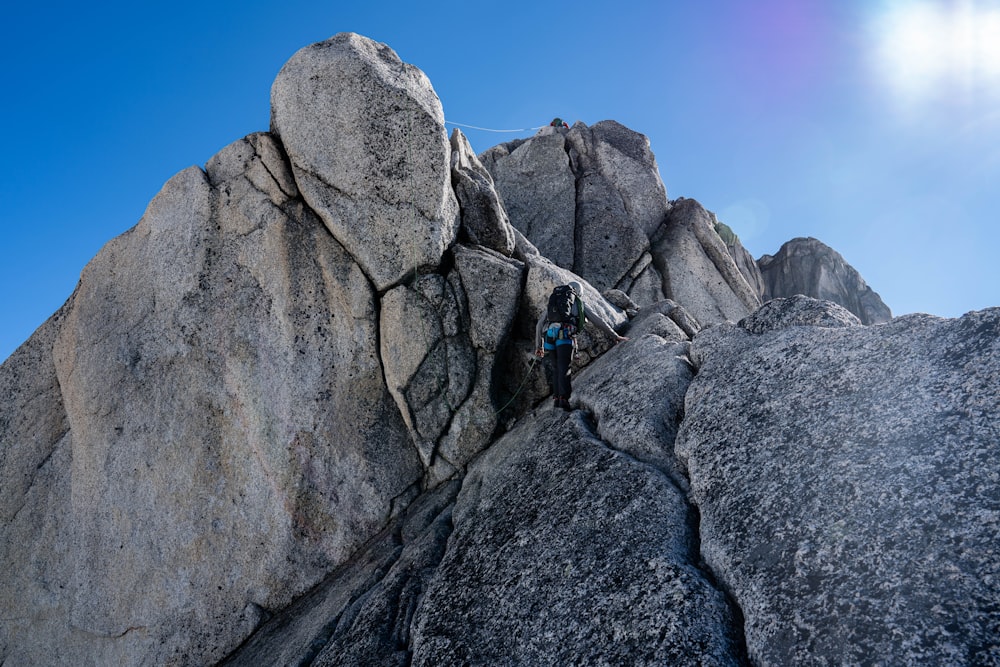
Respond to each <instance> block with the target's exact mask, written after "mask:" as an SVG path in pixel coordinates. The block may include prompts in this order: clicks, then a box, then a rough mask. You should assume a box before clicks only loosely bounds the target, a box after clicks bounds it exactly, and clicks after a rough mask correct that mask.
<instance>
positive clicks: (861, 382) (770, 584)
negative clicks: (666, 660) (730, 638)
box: [676, 297, 1000, 665]
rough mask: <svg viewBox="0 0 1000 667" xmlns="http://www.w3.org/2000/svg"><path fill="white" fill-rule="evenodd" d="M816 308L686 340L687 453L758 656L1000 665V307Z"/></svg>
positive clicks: (708, 553)
mask: <svg viewBox="0 0 1000 667" xmlns="http://www.w3.org/2000/svg"><path fill="white" fill-rule="evenodd" d="M819 304H820V302H816V301H813V300H811V299H807V298H805V297H799V298H798V299H796V300H794V301H792V302H787V301H784V300H776V301H772V302H770V303H768V304H766V305H765V306H764V307H763V308H762V309H761V310H760V311H759V312H758V313H756V314H755V315H753V316H752V317H750V318H748V319H747V320H745V321H744V322H742V323H740V324H739V325H721V326H718V327H714V328H712V329H709V330H707V331H704V332H702V333H701V334H700V335H699V336H697V337H696V338H695V341H694V344H693V346H692V352H691V356H692V359H693V360H694V361H695V363H696V364H697V365H698V372H697V376H696V377H695V379H694V380H693V382H692V384H691V387H690V389H689V390H688V393H687V403H686V410H685V415H684V421H683V423H682V425H681V427H680V433H679V436H678V439H677V445H676V451H677V454H678V456H679V457H680V459H681V461H682V462H683V464H684V465H685V466H686V469H687V475H688V478H689V479H690V488H691V492H690V497H691V501H692V502H693V503H694V504H695V505H697V507H698V511H699V513H700V516H701V549H702V553H703V555H704V557H705V559H706V561H707V563H708V565H709V566H710V568H711V569H712V571H713V572H715V574H716V576H718V578H719V580H720V581H721V582H722V583H723V585H724V586H725V587H726V589H727V590H729V591H730V592H731V593H732V595H733V597H734V599H735V600H736V602H737V604H738V605H739V607H740V608H741V609H742V610H743V615H744V618H745V632H746V642H747V650H748V654H749V657H750V659H751V661H752V662H753V663H754V664H759V665H792V664H794V665H800V664H809V665H843V664H861V663H870V664H897V665H925V664H949V665H994V664H998V663H1000V642H998V639H1000V634H998V630H1000V611H998V607H997V604H996V603H997V600H1000V578H998V576H997V574H998V571H1000V557H998V553H997V550H996V535H997V530H998V529H1000V484H998V480H1000V459H998V457H997V455H996V453H997V452H996V443H997V442H998V436H1000V414H998V411H997V401H996V397H997V392H998V386H1000V309H991V310H988V311H983V312H979V313H971V314H969V315H967V316H965V317H963V318H961V319H959V320H942V319H940V318H935V317H931V316H928V315H910V316H906V317H901V318H896V319H895V320H893V321H892V322H891V323H889V324H885V325H882V326H877V327H866V326H861V325H860V323H859V322H858V321H857V320H856V318H854V317H853V316H851V315H849V314H848V313H847V312H846V311H845V310H844V309H842V308H840V307H838V306H836V305H834V304H828V305H827V307H825V308H824V307H822V306H820V307H818V306H819ZM823 310H826V311H827V312H826V313H825V314H824V313H823ZM817 320H819V321H817ZM852 320H853V321H852ZM809 322H815V324H808V323H809Z"/></svg>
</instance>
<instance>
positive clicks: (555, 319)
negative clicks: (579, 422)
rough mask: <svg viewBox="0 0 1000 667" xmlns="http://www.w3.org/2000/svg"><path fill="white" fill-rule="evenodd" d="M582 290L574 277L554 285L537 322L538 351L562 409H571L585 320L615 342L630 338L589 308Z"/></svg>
mask: <svg viewBox="0 0 1000 667" xmlns="http://www.w3.org/2000/svg"><path fill="white" fill-rule="evenodd" d="M581 293H582V289H581V287H580V283H578V282H576V281H575V280H574V281H572V282H570V283H569V284H568V285H560V286H558V287H556V288H555V289H553V290H552V294H551V295H550V296H549V303H548V307H547V309H546V310H545V311H543V312H542V315H541V317H539V318H538V323H537V324H536V325H535V340H536V341H538V349H537V350H536V351H535V355H536V356H537V357H539V358H544V359H545V371H546V375H548V377H549V383H550V385H551V387H552V400H553V404H554V405H555V407H557V408H562V409H563V410H569V409H570V406H569V396H570V394H571V393H572V391H573V386H572V382H571V381H570V363H571V362H572V361H573V357H574V353H575V351H576V334H577V332H578V331H580V330H581V329H583V326H584V324H586V323H587V322H588V321H589V322H591V323H593V324H594V325H596V326H597V328H598V329H600V330H601V331H603V332H604V333H605V334H607V335H608V336H609V337H611V338H612V339H614V341H615V342H616V343H620V342H621V341H624V340H628V339H627V338H625V337H623V336H619V335H618V333H617V332H616V331H615V330H614V329H612V328H611V325H609V324H608V323H607V322H605V321H604V318H602V317H601V316H600V315H598V314H597V313H595V312H592V311H590V310H587V308H586V306H585V305H584V302H583V299H582V298H581V296H580V295H581Z"/></svg>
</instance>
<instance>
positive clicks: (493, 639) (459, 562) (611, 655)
mask: <svg viewBox="0 0 1000 667" xmlns="http://www.w3.org/2000/svg"><path fill="white" fill-rule="evenodd" d="M452 519H453V523H454V526H455V528H454V532H453V533H452V535H451V537H450V538H449V541H448V549H447V551H446V553H445V555H444V558H443V560H442V561H441V564H440V565H439V566H438V568H437V570H436V572H435V573H434V576H433V577H432V579H431V581H430V583H429V585H428V587H427V590H426V593H425V594H424V597H423V600H422V601H421V603H420V607H419V608H418V610H417V614H416V618H415V622H414V628H413V630H412V631H411V635H410V641H411V644H410V645H411V648H412V651H413V654H412V663H411V664H413V665H435V666H445V665H465V664H471V663H476V664H502V665H516V664H521V665H529V664H530V665H567V664H588V665H600V664H630V665H653V664H657V665H662V664H671V665H706V664H709V665H725V664H738V659H737V657H736V656H737V655H738V649H737V648H735V647H736V646H737V644H736V642H735V641H734V640H733V637H732V635H731V633H730V631H731V628H732V625H731V622H732V619H731V617H730V614H729V609H728V607H727V606H726V603H725V599H724V597H723V596H722V595H721V594H720V593H719V592H718V591H717V590H715V589H714V588H712V587H711V586H710V585H709V584H708V583H707V582H706V580H705V578H704V577H703V575H702V572H701V571H700V570H699V569H698V568H697V567H696V566H695V565H694V564H692V562H691V561H690V560H689V556H690V553H691V552H690V541H689V540H690V538H691V536H690V532H689V531H690V523H689V516H688V514H687V508H686V505H685V503H684V499H683V496H682V494H681V493H680V492H679V491H678V490H677V489H676V488H675V487H674V486H673V484H672V483H671V482H670V481H669V479H668V478H667V477H666V476H665V475H664V474H663V473H661V472H660V471H658V470H656V469H655V468H653V467H651V466H648V465H646V464H642V463H639V462H637V461H635V460H634V459H632V458H631V457H629V456H626V455H623V454H621V453H619V452H616V451H614V450H612V449H609V448H608V447H607V446H606V445H605V444H604V443H602V442H601V441H600V440H599V439H597V438H596V437H595V435H594V433H593V431H592V429H591V427H590V426H589V425H588V424H587V422H586V419H585V417H584V415H583V413H581V412H577V413H574V414H573V415H572V416H571V417H569V418H567V417H566V416H565V413H562V412H561V411H551V410H549V411H545V412H543V413H542V414H541V415H539V416H538V417H537V418H536V419H533V420H530V421H528V422H525V423H524V424H523V425H522V426H520V427H518V428H517V429H515V431H513V432H511V433H509V434H508V435H507V436H505V437H504V438H503V439H501V440H500V441H499V442H497V443H496V444H494V445H493V446H492V447H491V448H490V449H489V450H488V451H487V452H486V453H485V454H484V455H483V456H482V457H481V458H479V459H477V460H476V462H475V463H474V464H473V466H472V467H470V470H469V473H468V474H467V475H466V477H465V480H464V482H463V485H462V491H461V493H460V494H459V498H458V501H457V504H456V506H455V509H454V511H453V513H452Z"/></svg>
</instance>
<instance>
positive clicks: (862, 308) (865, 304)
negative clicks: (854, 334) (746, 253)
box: [757, 238, 892, 324]
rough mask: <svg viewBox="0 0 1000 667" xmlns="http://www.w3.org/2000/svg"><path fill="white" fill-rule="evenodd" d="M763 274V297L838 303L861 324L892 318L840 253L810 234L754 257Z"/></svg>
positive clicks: (887, 309)
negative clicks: (799, 296)
mask: <svg viewBox="0 0 1000 667" xmlns="http://www.w3.org/2000/svg"><path fill="white" fill-rule="evenodd" d="M757 265H758V266H759V267H760V273H761V275H762V276H763V278H764V300H765V301H767V300H770V299H780V298H783V297H790V296H795V295H796V294H802V295H805V296H811V297H813V298H816V299H825V300H828V301H833V302H834V303H839V304H840V305H841V306H843V307H844V308H847V309H848V310H849V311H851V312H852V313H854V314H855V315H857V316H858V317H859V318H860V319H861V322H862V324H880V323H882V322H888V321H889V320H891V319H892V312H891V311H890V310H889V307H888V306H886V305H885V304H884V303H882V299H881V297H879V295H878V294H876V293H875V292H874V291H872V288H870V287H869V286H868V285H867V284H866V283H865V281H864V280H863V279H862V278H861V275H860V274H859V273H858V272H857V271H856V270H855V269H854V268H853V267H852V266H851V265H849V264H848V263H847V262H846V261H845V260H844V258H843V257H841V255H840V253H838V252H837V251H835V250H834V249H833V248H830V247H829V246H827V245H824V244H823V243H821V242H820V241H817V240H816V239H814V238H797V239H792V240H791V241H788V242H787V243H785V244H784V245H783V246H781V249H780V250H779V251H778V253H777V254H776V255H773V256H772V255H764V256H763V257H761V258H760V259H758V260H757Z"/></svg>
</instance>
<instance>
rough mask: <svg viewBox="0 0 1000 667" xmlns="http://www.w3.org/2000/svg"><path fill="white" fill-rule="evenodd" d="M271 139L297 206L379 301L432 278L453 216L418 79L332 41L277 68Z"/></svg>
mask: <svg viewBox="0 0 1000 667" xmlns="http://www.w3.org/2000/svg"><path fill="white" fill-rule="evenodd" d="M271 131H272V132H273V133H274V134H275V135H276V136H278V137H280V141H281V143H282V145H283V146H284V149H285V151H286V152H287V153H288V156H289V158H290V161H291V165H292V172H293V173H294V175H295V181H296V183H297V184H298V187H299V190H300V191H301V192H302V197H303V198H304V199H305V201H306V203H307V204H308V205H309V206H310V207H311V208H312V209H313V210H314V211H315V212H316V213H317V214H318V215H319V216H320V218H322V220H323V223H324V224H325V225H326V226H327V227H328V228H329V229H330V231H331V233H332V234H333V235H334V237H335V238H336V239H337V240H338V241H339V242H340V243H341V244H342V245H343V246H344V248H346V249H347V251H348V252H349V253H350V254H351V256H352V257H353V258H354V259H355V261H357V262H358V264H359V265H360V266H361V268H362V270H363V271H364V272H365V275H367V276H368V277H369V279H370V280H371V281H372V282H373V283H374V285H375V288H376V289H377V290H378V291H379V292H382V291H384V290H386V289H387V288H389V287H391V286H393V285H395V284H397V283H399V282H400V281H401V280H402V279H403V278H404V277H405V276H407V275H408V274H412V273H413V272H414V271H422V272H428V271H432V270H434V269H436V268H437V266H438V264H439V263H440V261H441V256H442V255H443V254H444V252H445V250H447V249H448V248H449V247H450V246H451V244H452V243H453V242H454V240H455V238H456V236H457V234H458V226H459V206H458V201H457V200H456V198H455V191H454V190H453V189H452V184H451V146H450V144H449V141H448V135H447V132H446V130H445V127H444V112H443V111H442V109H441V101H440V100H439V99H438V97H437V94H436V93H435V92H434V89H433V87H432V86H431V84H430V81H429V80H428V79H427V77H426V76H425V75H424V73H423V72H421V71H420V70H419V69H417V68H416V67H414V66H412V65H409V64H407V63H404V62H403V61H402V60H400V59H399V56H398V55H396V53H395V52H394V51H393V50H392V49H391V48H389V47H388V46H386V45H385V44H379V43H377V42H374V41H372V40H370V39H367V38H365V37H362V36H360V35H356V34H353V33H341V34H338V35H335V36H334V37H332V38H330V39H328V40H326V41H324V42H319V43H317V44H312V45H310V46H307V47H305V48H303V49H301V50H300V51H298V52H297V53H296V54H295V55H293V56H292V58H291V59H290V60H289V61H288V62H287V63H286V64H285V66H284V67H282V69H281V71H280V72H279V73H278V76H277V78H276V79H275V81H274V85H273V87H272V89H271Z"/></svg>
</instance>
